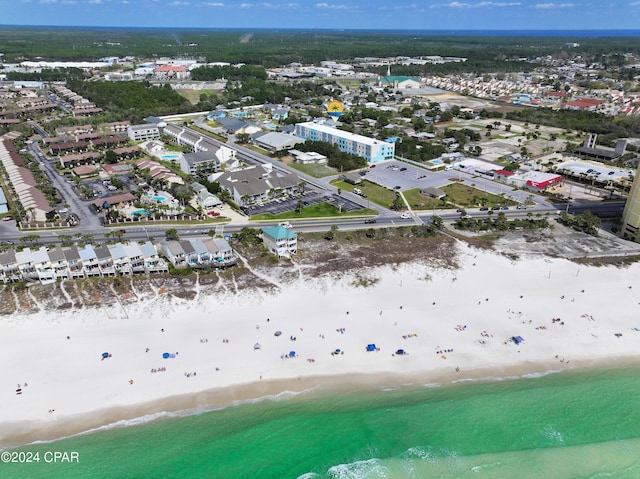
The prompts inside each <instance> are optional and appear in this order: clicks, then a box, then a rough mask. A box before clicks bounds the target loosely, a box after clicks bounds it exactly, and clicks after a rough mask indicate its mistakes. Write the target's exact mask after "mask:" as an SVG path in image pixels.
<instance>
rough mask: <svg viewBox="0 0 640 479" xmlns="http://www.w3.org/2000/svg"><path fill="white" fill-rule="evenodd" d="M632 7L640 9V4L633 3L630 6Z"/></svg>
mask: <svg viewBox="0 0 640 479" xmlns="http://www.w3.org/2000/svg"><path fill="white" fill-rule="evenodd" d="M629 6H630V7H640V2H631V3H630V4H629Z"/></svg>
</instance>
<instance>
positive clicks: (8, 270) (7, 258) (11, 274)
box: [0, 250, 22, 283]
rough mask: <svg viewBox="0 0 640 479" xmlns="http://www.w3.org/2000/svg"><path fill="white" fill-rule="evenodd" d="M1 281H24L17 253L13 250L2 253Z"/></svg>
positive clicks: (0, 265) (0, 259)
mask: <svg viewBox="0 0 640 479" xmlns="http://www.w3.org/2000/svg"><path fill="white" fill-rule="evenodd" d="M0 279H2V281H3V282H4V283H10V282H13V281H20V280H21V279H22V275H21V273H20V268H19V267H18V262H17V260H16V253H15V251H13V250H8V251H5V252H3V253H0Z"/></svg>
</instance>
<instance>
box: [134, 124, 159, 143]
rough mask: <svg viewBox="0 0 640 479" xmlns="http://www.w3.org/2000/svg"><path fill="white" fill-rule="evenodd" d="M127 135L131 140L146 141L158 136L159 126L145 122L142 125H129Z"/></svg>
mask: <svg viewBox="0 0 640 479" xmlns="http://www.w3.org/2000/svg"><path fill="white" fill-rule="evenodd" d="M127 136H128V137H129V138H130V139H131V140H133V141H147V140H155V139H157V138H160V128H159V127H158V125H157V124H155V123H145V124H143V125H129V126H128V127H127Z"/></svg>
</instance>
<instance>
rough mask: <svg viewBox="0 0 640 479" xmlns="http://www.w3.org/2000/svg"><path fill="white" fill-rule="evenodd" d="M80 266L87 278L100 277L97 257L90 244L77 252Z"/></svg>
mask: <svg viewBox="0 0 640 479" xmlns="http://www.w3.org/2000/svg"><path fill="white" fill-rule="evenodd" d="M78 254H79V255H80V260H81V261H82V266H83V268H84V272H85V274H86V275H87V277H90V276H100V263H99V262H98V255H96V251H95V250H94V249H93V246H91V245H90V244H88V245H85V246H84V247H82V248H80V249H79V250H78Z"/></svg>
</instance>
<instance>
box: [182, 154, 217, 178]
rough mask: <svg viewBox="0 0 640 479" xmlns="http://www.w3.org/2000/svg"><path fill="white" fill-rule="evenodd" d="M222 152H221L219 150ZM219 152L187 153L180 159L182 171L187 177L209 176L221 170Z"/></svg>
mask: <svg viewBox="0 0 640 479" xmlns="http://www.w3.org/2000/svg"><path fill="white" fill-rule="evenodd" d="M218 151H220V150H218ZM218 151H215V152H204V151H199V152H197V153H187V154H185V155H182V156H181V157H180V169H181V170H182V171H183V172H184V173H186V174H187V175H207V174H209V173H215V172H216V171H219V170H220V164H221V161H220V159H219V158H218V156H217V154H216V153H218Z"/></svg>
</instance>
